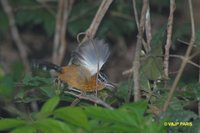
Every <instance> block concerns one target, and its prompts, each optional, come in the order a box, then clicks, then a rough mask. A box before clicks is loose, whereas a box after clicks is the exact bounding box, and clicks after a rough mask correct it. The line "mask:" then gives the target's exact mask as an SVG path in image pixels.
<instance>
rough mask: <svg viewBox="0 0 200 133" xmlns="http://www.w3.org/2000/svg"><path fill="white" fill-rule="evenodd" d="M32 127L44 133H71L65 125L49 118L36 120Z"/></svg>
mask: <svg viewBox="0 0 200 133" xmlns="http://www.w3.org/2000/svg"><path fill="white" fill-rule="evenodd" d="M33 126H34V128H36V129H38V130H39V131H42V132H44V133H72V131H71V129H70V127H69V126H68V125H67V124H66V123H64V122H61V121H58V120H54V119H49V118H47V119H42V120H38V121H37V122H36V123H34V125H33Z"/></svg>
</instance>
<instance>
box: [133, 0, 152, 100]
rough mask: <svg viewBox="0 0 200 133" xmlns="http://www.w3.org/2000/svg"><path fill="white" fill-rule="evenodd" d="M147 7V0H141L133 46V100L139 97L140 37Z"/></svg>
mask: <svg viewBox="0 0 200 133" xmlns="http://www.w3.org/2000/svg"><path fill="white" fill-rule="evenodd" d="M147 8H148V0H143V6H142V14H141V18H140V25H139V30H138V39H137V43H136V48H135V56H134V61H133V81H134V87H133V88H132V92H133V95H134V101H138V100H139V99H140V97H141V95H140V73H139V71H140V52H141V49H142V38H143V33H144V26H145V16H146V12H147Z"/></svg>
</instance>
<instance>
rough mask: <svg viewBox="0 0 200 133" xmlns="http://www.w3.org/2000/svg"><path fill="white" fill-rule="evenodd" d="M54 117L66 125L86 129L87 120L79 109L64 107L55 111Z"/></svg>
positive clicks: (87, 125)
mask: <svg viewBox="0 0 200 133" xmlns="http://www.w3.org/2000/svg"><path fill="white" fill-rule="evenodd" d="M54 115H55V116H56V117H58V118H60V119H62V120H64V121H66V122H68V123H71V124H74V125H77V126H80V127H83V128H86V129H88V128H89V123H88V119H87V117H86V115H85V113H84V112H83V110H82V109H81V108H78V107H65V108H60V109H57V110H55V112H54Z"/></svg>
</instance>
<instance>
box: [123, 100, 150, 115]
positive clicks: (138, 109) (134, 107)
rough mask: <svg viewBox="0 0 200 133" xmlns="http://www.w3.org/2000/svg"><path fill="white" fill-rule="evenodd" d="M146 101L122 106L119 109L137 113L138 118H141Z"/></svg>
mask: <svg viewBox="0 0 200 133" xmlns="http://www.w3.org/2000/svg"><path fill="white" fill-rule="evenodd" d="M147 105H148V104H147V101H144V100H141V101H138V102H134V103H129V104H125V105H123V106H122V107H121V108H125V109H127V110H129V111H131V112H135V113H137V114H138V115H139V116H143V115H144V113H145V111H146V109H147Z"/></svg>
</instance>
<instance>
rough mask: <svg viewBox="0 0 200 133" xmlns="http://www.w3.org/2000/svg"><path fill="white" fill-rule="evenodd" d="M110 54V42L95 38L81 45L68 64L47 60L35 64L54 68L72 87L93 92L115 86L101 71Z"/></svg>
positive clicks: (62, 79) (60, 78) (61, 78)
mask: <svg viewBox="0 0 200 133" xmlns="http://www.w3.org/2000/svg"><path fill="white" fill-rule="evenodd" d="M109 54H110V51H109V46H108V44H107V43H105V42H104V41H103V40H99V39H94V40H89V41H86V42H84V43H82V44H81V45H79V46H78V48H77V49H76V50H75V51H74V52H73V54H72V57H71V60H70V62H69V65H67V66H61V67H60V66H57V65H54V64H52V63H47V62H45V63H39V64H36V65H35V66H36V67H42V68H45V69H54V70H55V71H56V72H57V73H58V79H59V80H61V81H63V82H64V83H67V84H68V85H69V86H70V87H73V88H75V89H78V90H81V91H84V92H93V91H99V90H102V89H104V88H113V87H114V86H113V85H112V84H110V83H109V82H108V81H107V79H106V77H105V76H104V74H102V73H100V72H99V70H101V68H102V66H103V65H104V64H105V62H106V61H107V59H108V57H109Z"/></svg>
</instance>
